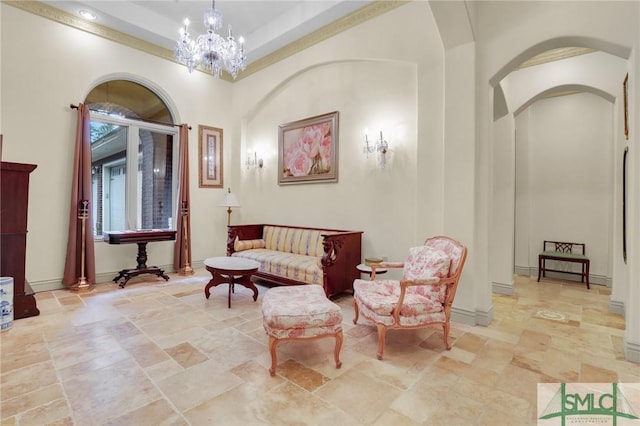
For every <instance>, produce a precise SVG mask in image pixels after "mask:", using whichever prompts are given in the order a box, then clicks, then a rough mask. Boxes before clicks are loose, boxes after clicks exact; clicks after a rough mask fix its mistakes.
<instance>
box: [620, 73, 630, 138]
mask: <svg viewBox="0 0 640 426" xmlns="http://www.w3.org/2000/svg"><path fill="white" fill-rule="evenodd" d="M628 81H629V73H627V75H625V76H624V80H623V81H622V99H623V102H624V137H625V139H626V140H629V100H628V96H629V95H628V87H627V82H628Z"/></svg>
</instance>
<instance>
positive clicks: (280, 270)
mask: <svg viewBox="0 0 640 426" xmlns="http://www.w3.org/2000/svg"><path fill="white" fill-rule="evenodd" d="M228 231H229V235H228V238H227V255H228V256H236V257H243V258H247V259H253V260H255V261H257V262H259V263H260V268H259V269H258V272H257V273H256V274H255V276H257V277H259V278H262V279H264V280H267V281H270V282H273V283H277V284H283V285H300V284H315V285H321V286H322V287H323V288H324V291H325V293H326V295H327V296H328V297H330V296H333V295H336V294H339V293H342V292H345V291H349V292H352V293H353V281H354V280H355V279H356V278H359V276H360V272H359V271H358V270H357V269H356V266H357V265H358V264H359V263H360V262H361V256H362V254H361V250H362V232H361V231H342V230H337V229H323V228H306V227H300V226H283V225H268V224H259V225H230V226H229V227H228Z"/></svg>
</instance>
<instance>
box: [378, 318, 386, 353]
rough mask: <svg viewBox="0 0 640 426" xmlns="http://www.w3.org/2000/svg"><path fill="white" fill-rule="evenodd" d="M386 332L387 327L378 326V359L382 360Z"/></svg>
mask: <svg viewBox="0 0 640 426" xmlns="http://www.w3.org/2000/svg"><path fill="white" fill-rule="evenodd" d="M386 332H387V327H385V326H384V325H383V324H378V359H379V360H382V355H383V354H384V337H385V334H386Z"/></svg>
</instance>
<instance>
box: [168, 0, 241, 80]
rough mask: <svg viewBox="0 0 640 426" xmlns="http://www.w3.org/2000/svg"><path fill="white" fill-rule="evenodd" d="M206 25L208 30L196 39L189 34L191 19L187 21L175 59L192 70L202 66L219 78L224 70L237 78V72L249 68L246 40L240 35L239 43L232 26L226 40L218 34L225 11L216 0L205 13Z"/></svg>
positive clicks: (181, 33) (177, 45)
mask: <svg viewBox="0 0 640 426" xmlns="http://www.w3.org/2000/svg"><path fill="white" fill-rule="evenodd" d="M204 26H205V28H206V30H207V32H206V33H204V34H200V35H199V36H198V37H196V39H195V40H194V39H192V38H191V37H190V36H189V31H188V30H189V19H185V20H184V26H183V27H182V28H181V29H180V38H179V39H178V42H177V43H176V49H175V52H174V54H175V58H176V61H178V63H180V64H183V65H186V66H187V69H188V70H189V73H191V72H193V70H194V69H196V68H198V67H199V66H202V67H203V68H204V69H205V70H207V71H209V72H211V73H212V74H213V75H214V76H215V77H216V78H220V71H222V70H225V71H226V72H228V73H229V74H231V77H233V79H234V80H235V78H236V77H237V76H238V72H240V71H243V70H244V69H245V67H246V59H247V58H246V56H245V54H244V40H243V39H242V37H240V39H239V40H238V41H239V43H238V42H236V39H235V37H234V36H233V33H232V31H231V25H229V35H228V36H227V38H226V39H225V38H224V37H222V36H220V35H218V34H217V33H216V30H219V29H220V27H222V14H221V13H220V12H219V11H218V10H217V9H216V2H215V0H212V1H211V7H210V8H209V9H208V10H207V11H206V12H205V13H204Z"/></svg>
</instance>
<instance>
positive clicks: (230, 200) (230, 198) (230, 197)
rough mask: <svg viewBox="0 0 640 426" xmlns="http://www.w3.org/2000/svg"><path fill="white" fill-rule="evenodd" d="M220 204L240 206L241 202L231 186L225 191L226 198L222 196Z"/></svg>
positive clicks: (223, 205)
mask: <svg viewBox="0 0 640 426" xmlns="http://www.w3.org/2000/svg"><path fill="white" fill-rule="evenodd" d="M218 206H220V207H240V203H239V202H238V198H237V197H236V194H234V193H232V192H231V188H229V189H228V191H227V192H225V193H224V198H222V201H221V202H220V204H218Z"/></svg>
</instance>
